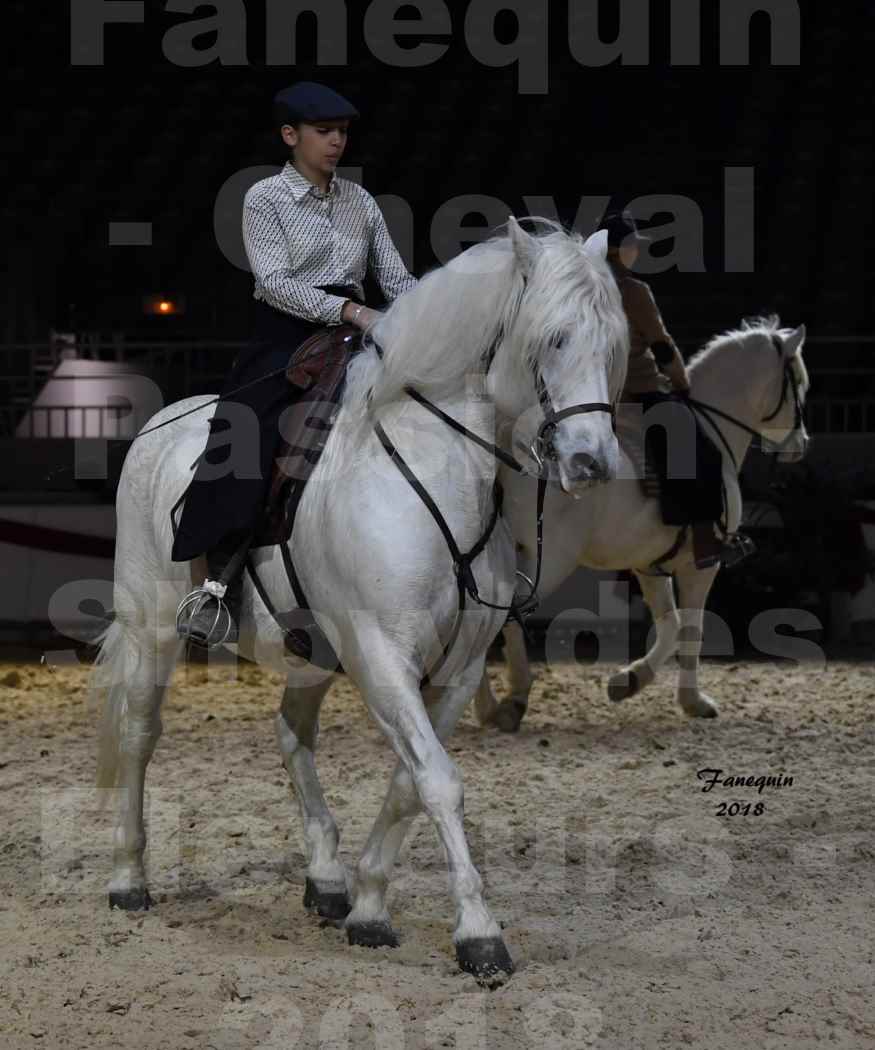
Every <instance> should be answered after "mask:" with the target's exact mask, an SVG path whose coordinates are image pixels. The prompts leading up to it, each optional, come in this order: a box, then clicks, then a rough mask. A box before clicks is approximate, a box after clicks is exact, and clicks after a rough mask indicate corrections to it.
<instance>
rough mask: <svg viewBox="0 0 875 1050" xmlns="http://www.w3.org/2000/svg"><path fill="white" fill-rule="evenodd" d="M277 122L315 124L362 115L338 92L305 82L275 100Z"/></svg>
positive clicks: (280, 93)
mask: <svg viewBox="0 0 875 1050" xmlns="http://www.w3.org/2000/svg"><path fill="white" fill-rule="evenodd" d="M273 101H274V111H275V113H276V118H277V122H278V123H280V124H289V123H293V122H296V121H299V120H305V121H307V122H308V123H313V122H314V121H317V120H344V119H347V118H348V119H350V120H352V119H353V118H354V117H357V116H359V111H358V110H357V109H356V108H355V106H354V105H353V104H352V103H351V102H350V101H349V100H348V99H345V98H344V97H343V95H338V93H337V92H336V91H332V90H331V88H329V87H325V85H324V84H315V83H313V82H312V81H309V80H302V81H301V82H300V83H298V84H293V85H292V86H291V87H287V88H284V89H283V90H282V91H280V92H279V93H278V94H277V96H276V97H275V98H274V100H273Z"/></svg>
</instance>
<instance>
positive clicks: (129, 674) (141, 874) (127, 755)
mask: <svg viewBox="0 0 875 1050" xmlns="http://www.w3.org/2000/svg"><path fill="white" fill-rule="evenodd" d="M169 618H170V622H171V624H172V623H173V616H172V615H170V617H169ZM150 635H151V638H150V637H149V636H150ZM181 646H182V643H181V642H180V641H179V639H178V638H177V637H176V631H175V628H174V627H172V626H171V627H169V628H160V629H159V628H157V627H155V626H154V625H144V624H137V625H136V626H134V625H132V624H130V623H123V622H122V621H120V620H116V621H115V622H114V623H113V624H112V625H111V626H110V628H109V631H108V632H107V635H106V639H105V641H104V644H103V647H102V649H101V652H100V656H99V657H98V663H97V665H96V666H95V670H94V679H93V688H95V689H98V690H102V689H105V690H106V702H105V707H104V714H103V722H102V726H101V739H100V755H99V765H98V777H97V786H98V788H107V789H112V788H119V789H120V790H119V792H118V798H119V805H118V814H117V823H116V829H115V836H114V846H115V849H114V855H113V873H112V879H111V881H110V884H109V906H110V907H111V908H124V909H125V910H127V911H139V910H145V909H147V908H149V907H151V905H152V903H153V902H152V898H151V897H150V895H149V890H148V889H147V887H146V872H145V868H144V865H143V853H144V851H145V848H146V833H145V829H144V827H143V795H144V785H145V780H146V767H147V766H148V765H149V760H150V759H151V757H152V753H153V751H154V750H155V745H156V744H157V742H158V739H159V737H160V736H161V715H160V711H161V702H162V700H163V699H164V694H165V693H166V692H167V689H168V686H169V683H170V676H171V674H172V673H173V667H174V664H175V663H176V659H177V656H178V655H179V651H180V648H181Z"/></svg>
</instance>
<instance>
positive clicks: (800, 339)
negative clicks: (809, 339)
mask: <svg viewBox="0 0 875 1050" xmlns="http://www.w3.org/2000/svg"><path fill="white" fill-rule="evenodd" d="M806 334H807V333H806V328H805V325H804V324H801V325H799V327H798V328H797V329H796V331H795V332H791V333H790V335H788V336H787V338H786V340H785V341H784V357H785V358H788V359H789V358H791V357H793V355H794V354H797V353H798V352H799V350H800V349H801V347H802V344H803V343H804V342H805V336H806Z"/></svg>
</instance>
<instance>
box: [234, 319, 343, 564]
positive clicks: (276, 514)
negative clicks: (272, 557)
mask: <svg viewBox="0 0 875 1050" xmlns="http://www.w3.org/2000/svg"><path fill="white" fill-rule="evenodd" d="M361 339H362V333H361V331H360V330H359V329H358V328H355V327H354V326H353V325H350V324H342V325H337V326H335V327H332V328H327V329H325V330H323V331H320V332H317V333H316V334H315V335H312V336H311V337H310V338H309V339H308V340H307V341H306V342H304V343H302V344H301V345H300V346H299V347H298V349H297V350H295V352H294V353H293V354H292V356H291V358H290V360H289V364H288V368H287V369H286V379H287V380H288V382H289V385H290V390H289V392H290V395H291V399H292V400H291V404H290V408H289V411H287V412H286V413H285V414H284V416H283V427H282V436H281V438H280V443H279V445H278V447H277V452H276V456H275V457H274V466H273V474H272V476H271V481H270V487H269V489H268V496H267V500H266V503H265V513H264V515H263V516H262V519H261V522H260V524H259V526H258V529H257V531H256V534H255V539H254V542H253V546H257V547H260V546H272V545H273V544H277V543H285V542H286V541H287V540H288V539H289V537H290V536H291V534H292V529H293V528H294V524H295V514H296V512H297V509H298V506H299V504H300V502H301V496H302V495H303V492H304V488H305V486H306V484H307V482H308V481H309V479H310V477H311V476H312V474H313V471H314V470H315V469H316V466H317V464H318V463H319V459H320V457H321V456H322V452H323V450H324V448H325V445H326V443H327V441H328V437H329V435H330V434H331V430H332V427H333V425H334V420H335V418H336V416H337V411H338V406H339V404H340V400H341V397H342V396H343V389H344V386H345V382H346V369H347V365H348V364H349V361H350V359H351V358H352V356H353V355H354V354H356V353H358V351H359V350H360V349H361Z"/></svg>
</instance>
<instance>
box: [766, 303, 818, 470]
mask: <svg viewBox="0 0 875 1050" xmlns="http://www.w3.org/2000/svg"><path fill="white" fill-rule="evenodd" d="M770 320H771V319H770ZM805 334H806V333H805V325H804V324H803V325H800V326H799V327H798V328H796V329H789V328H778V327H777V318H775V319H774V324H773V325H770V326H768V330H767V331H765V332H764V333H763V335H764V336H768V337H769V339H770V341H771V344H772V347H773V351H772V353H773V354H776V355H777V360H778V364H779V365H780V368H778V369H775V373H776V374H775V375H774V376H773V377H772V381H771V382H769V383H767V384H765V390H764V404H763V417H762V418H763V425H762V428H761V429H760V439H761V441H762V443H763V447H764V448H765V449H767V450H771V451H774V452H775V453H776V454H777V456H778V460H779V461H780V462H782V463H796V462H798V461H799V460H800V459H802V458H803V457H804V456H805V453H806V452H807V451H808V445H809V443H810V440H811V439H810V438H809V436H808V431H807V430H806V429H805V418H804V415H803V409H804V406H805V395H806V394H807V393H808V387H809V380H808V370H807V369H806V367H805V363H804V361H803V360H802V347H803V345H804V344H805Z"/></svg>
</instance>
